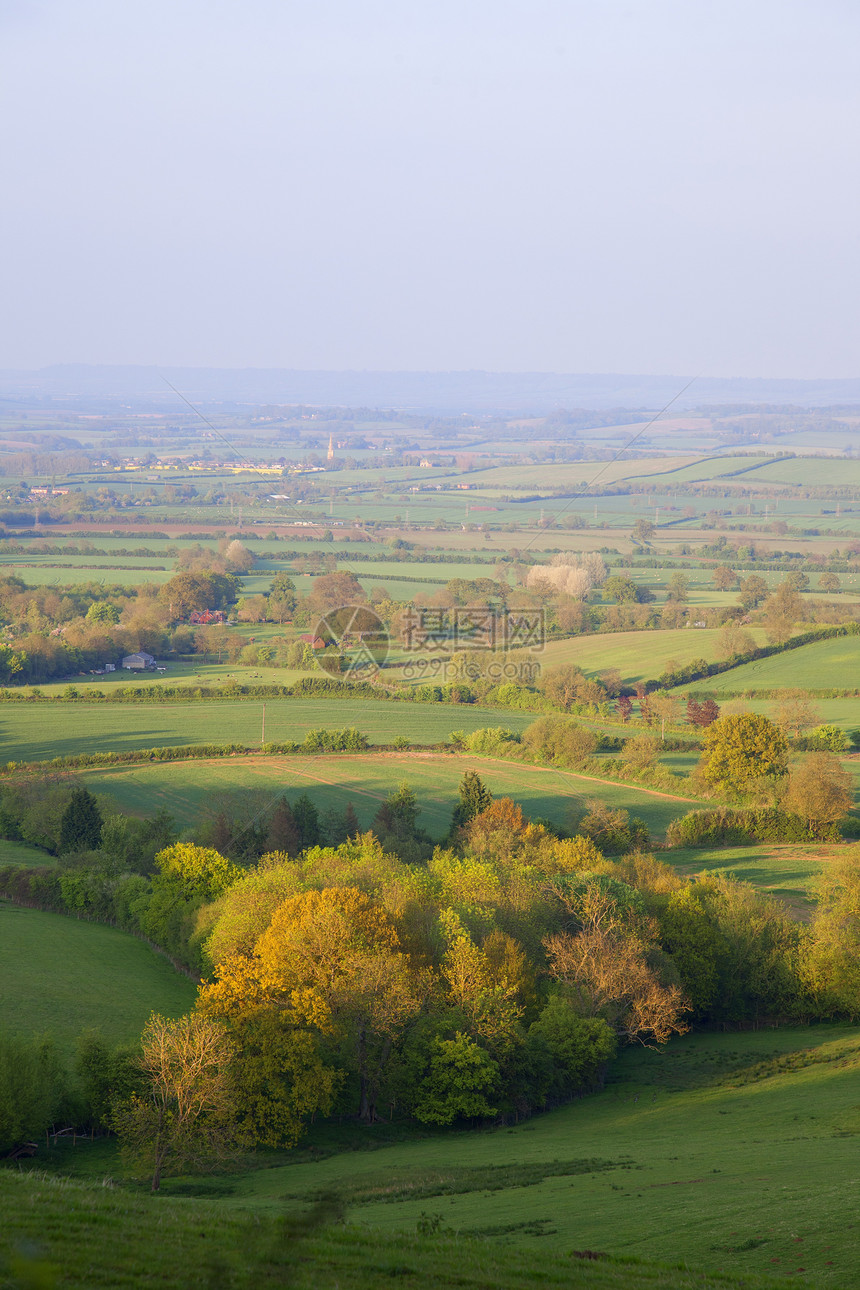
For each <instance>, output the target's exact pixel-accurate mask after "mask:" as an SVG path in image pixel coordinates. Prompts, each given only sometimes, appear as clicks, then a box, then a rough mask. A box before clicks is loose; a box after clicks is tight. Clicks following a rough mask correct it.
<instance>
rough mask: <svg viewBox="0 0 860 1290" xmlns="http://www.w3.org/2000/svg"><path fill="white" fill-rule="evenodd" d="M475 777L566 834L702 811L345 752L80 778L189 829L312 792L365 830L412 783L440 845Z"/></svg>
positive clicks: (569, 781) (508, 766)
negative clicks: (221, 813) (224, 807)
mask: <svg viewBox="0 0 860 1290" xmlns="http://www.w3.org/2000/svg"><path fill="white" fill-rule="evenodd" d="M470 768H474V769H476V770H478V771H479V773H480V775H481V777H482V778H483V779H484V780H485V782H486V784H487V787H488V788H489V790H490V792H491V793H492V794H493V795H494V796H495V797H504V796H510V797H512V798H514V800H515V801H517V802H519V803H520V805H521V806H522V808H523V810H524V811H525V813H526V815H529V816H532V817H546V818H548V819H551V820H553V821H555V822H556V823H557V824H559V825H564V824H566V823H569V820H570V815H571V812H575V813H582V812H584V811H585V809H586V805H585V804H586V802H587V801H588V800H589V799H592V798H599V799H600V800H601V801H605V802H608V803H609V804H610V805H611V806H612V807H613V808H617V807H623V808H625V809H626V810H629V811H630V812H631V813H632V814H635V815H638V816H640V817H641V818H642V819H643V820H645V822H646V823H647V825H648V828H649V829H650V831H651V832H652V834H654V835H655V836H658V837H659V836H660V835H662V833H663V832H664V831H665V829H666V826H667V825H668V824H669V822H670V821H671V820H673V819H674V818H675V817H676V816H678V815H683V814H684V813H685V812H686V811H689V810H692V809H694V808H695V806H696V805H698V803H696V802H691V801H687V800H686V799H675V798H670V797H666V796H664V795H662V794H659V793H649V792H648V791H647V790H645V789H641V788H633V787H631V786H630V785H628V784H610V783H607V782H606V781H595V780H590V779H587V778H585V777H583V776H581V775H574V774H573V773H571V772H570V771H562V770H553V769H545V768H543V767H539V766H522V765H519V764H518V763H516V762H506V761H495V760H491V759H489V758H483V757H472V756H468V755H465V754H464V755H455V754H437V755H435V756H434V755H424V754H422V755H420V756H415V755H414V754H413V755H407V754H397V753H382V754H378V755H374V754H371V753H363V754H356V755H352V756H350V755H348V754H345V753H339V754H336V755H332V756H296V757H241V758H235V759H233V758H229V759H226V760H223V761H210V762H202V761H187V762H173V763H170V762H160V763H155V764H150V763H146V764H142V765H136V766H132V767H121V766H120V767H116V768H113V767H111V768H108V769H105V770H93V771H86V772H84V776H83V778H84V780H85V782H86V784H87V786H88V787H89V788H90V789H91V790H92V791H93V792H96V793H106V794H107V795H108V796H110V797H111V798H113V799H114V800H115V801H116V802H117V805H118V806H119V807H120V809H122V810H127V811H131V812H136V813H140V814H152V813H154V812H155V811H156V810H157V809H158V808H159V807H164V808H165V809H166V810H168V811H169V812H170V814H171V815H173V816H174V818H175V819H176V820H177V821H178V822H179V823H180V824H181V825H183V826H184V825H188V824H192V823H194V822H195V820H196V819H197V815H198V812H199V810H200V808H201V805H202V804H203V803H204V801H205V800H206V799H207V797H208V800H209V803H210V804H211V802H212V800H213V799H214V798H215V797H216V796H217V795H218V794H219V793H234V792H241V791H242V790H263V791H264V792H266V793H271V795H272V800H273V801H274V800H275V799H276V798H277V797H279V796H280V795H281V794H282V793H287V794H288V795H289V796H291V795H292V794H298V793H301V792H305V791H306V792H307V793H309V795H310V796H311V798H312V799H313V801H314V802H315V803H316V804H317V806H318V807H319V808H320V809H326V808H328V807H330V806H334V807H337V808H338V809H339V810H343V809H344V808H345V807H346V804H347V802H352V804H353V806H354V808H355V811H356V814H357V815H358V818H359V820H360V822H361V824H362V826H363V827H365V828H368V827H369V826H370V822H371V820H372V819H373V816H374V815H375V814H376V811H377V809H378V807H379V804H380V802H382V801H383V800H384V799H385V798H386V797H387V796H388V794H389V793H391V792H392V791H393V790H394V789H395V788H396V787H397V785H398V784H400V783H401V782H402V781H403V780H406V781H407V782H408V783H409V784H410V785H411V787H412V788H413V789H414V791H415V794H416V796H417V798H418V802H419V805H420V806H421V811H422V813H421V816H420V823H421V824H422V826H423V827H424V828H426V829H427V830H428V831H429V832H430V833H431V834H432V835H433V836H434V837H442V836H443V835H444V834H445V833H446V832H447V830H448V826H449V824H450V822H451V811H452V810H453V808H454V804H455V802H456V800H457V787H458V785H459V782H460V780H461V778H462V776H463V772H464V771H465V770H467V769H470Z"/></svg>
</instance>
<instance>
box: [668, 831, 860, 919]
mask: <svg viewBox="0 0 860 1290" xmlns="http://www.w3.org/2000/svg"><path fill="white" fill-rule="evenodd" d="M842 854H844V852H843V850H842V848H841V847H840V846H826V845H824V844H822V843H818V842H816V843H808V844H807V845H805V846H776V845H772V844H771V845H768V846H753V847H721V848H718V849H715V850H708V849H705V848H702V849H697V848H694V847H691V848H690V849H689V850H683V851H681V850H671V851H664V852H662V853H661V855H660V859H661V860H665V861H666V863H667V864H670V865H672V866H673V867H674V868H675V869H677V870H678V872H679V873H680V874H681V875H682V876H684V877H691V876H693V875H694V874H699V873H703V872H707V873H716V874H728V875H730V876H731V877H733V878H737V879H739V880H740V881H741V882H749V883H751V884H752V885H753V886H754V887H756V888H757V889H758V890H759V891H763V892H767V894H768V895H770V896H775V897H776V898H777V899H779V900H782V901H784V902H785V903H786V904H787V905H788V906H789V907H790V908H791V909H792V911H793V912H794V914H795V915H796V916H798V917H800V918H808V917H809V914H810V912H811V909H812V892H813V891H814V887H815V883H816V880H817V879H818V878H819V877H820V876H821V874H822V872H824V871H825V870H826V868H827V865H828V864H830V863H831V862H832V861H833V860H834V859H837V858H839V857H840V855H842Z"/></svg>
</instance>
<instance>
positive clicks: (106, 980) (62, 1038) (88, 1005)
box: [0, 900, 195, 1051]
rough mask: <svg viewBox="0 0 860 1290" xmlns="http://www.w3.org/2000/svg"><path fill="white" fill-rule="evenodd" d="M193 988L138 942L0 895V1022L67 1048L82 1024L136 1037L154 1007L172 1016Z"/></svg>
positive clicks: (119, 1037) (116, 1037)
mask: <svg viewBox="0 0 860 1290" xmlns="http://www.w3.org/2000/svg"><path fill="white" fill-rule="evenodd" d="M194 997H195V987H194V985H193V983H192V982H191V981H189V980H188V979H187V978H186V977H184V976H181V975H180V974H179V973H178V972H175V971H174V970H173V968H172V967H171V966H170V964H169V963H168V961H167V959H165V958H164V957H163V956H162V955H160V954H156V953H155V951H154V950H151V949H150V948H149V946H148V945H146V944H145V943H144V942H143V941H140V940H137V938H136V937H134V936H129V935H128V934H127V933H125V932H120V931H117V930H116V929H115V928H113V927H105V926H103V925H102V924H100V923H89V922H84V921H81V920H79V919H76V918H68V917H65V916H64V915H62V914H48V913H43V912H42V911H41V910H36V909H23V908H21V907H19V906H17V905H11V904H9V903H8V901H4V900H0V1025H2V1026H3V1027H5V1028H8V1029H9V1030H10V1031H12V1032H17V1033H26V1034H37V1035H50V1036H51V1037H52V1038H53V1039H54V1040H56V1042H57V1044H58V1046H59V1047H60V1048H61V1049H62V1050H64V1051H68V1050H70V1049H71V1048H72V1047H73V1045H74V1041H75V1039H76V1037H77V1036H78V1035H79V1034H81V1032H82V1031H84V1030H89V1029H92V1030H100V1031H101V1032H102V1034H103V1035H104V1036H105V1038H106V1039H108V1040H111V1041H112V1042H115V1043H116V1042H120V1041H126V1040H128V1041H130V1040H134V1039H136V1038H137V1037H138V1036H139V1035H140V1032H141V1030H142V1029H143V1026H144V1024H145V1022H146V1020H147V1018H148V1016H149V1014H150V1013H151V1012H152V1011H153V1010H156V1011H159V1012H164V1013H166V1014H167V1015H168V1016H174V1017H177V1016H179V1015H180V1014H181V1013H183V1012H186V1011H187V1010H188V1009H189V1008H190V1007H191V1006H192V1004H193V1002H194Z"/></svg>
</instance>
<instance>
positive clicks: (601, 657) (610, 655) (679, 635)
mask: <svg viewBox="0 0 860 1290" xmlns="http://www.w3.org/2000/svg"><path fill="white" fill-rule="evenodd" d="M751 634H752V635H753V637H754V638H755V640H756V643H757V644H763V643H764V639H765V638H764V633H763V632H762V631H761V629H760V628H753V629H752V631H751ZM719 635H720V629H718V628H716V627H678V628H672V629H671V630H669V631H637V632H607V633H605V634H601V635H597V636H573V637H571V638H569V639H568V640H563V641H550V642H549V643H548V644H547V645H546V646H545V648H544V650H543V651H542V652H541V653H540V654H539V656H538V657H539V659H540V664H541V667H542V668H544V669H546V668H550V667H557V666H558V665H559V664H560V663H575V664H576V665H577V666H578V667H581V668H582V669H583V671H584V672H587V673H589V674H595V675H596V674H599V673H600V672H602V671H604V670H606V669H607V668H613V667H614V668H618V670H619V672H620V673H621V678H622V680H623V681H624V682H625V683H627V684H629V683H631V682H633V681H642V680H650V679H652V678H654V677H658V676H660V674H661V673H662V672H664V671H665V669H666V664H667V663H669V662H670V661H671V660H673V659H674V661H675V662H676V663H681V664H684V663H690V662H691V661H692V660H693V659H696V658H704V659H708V660H710V659H714V658H716V657H717V639H718V637H719ZM858 643H860V638H858ZM768 661H770V660H768ZM738 670H740V669H738ZM735 674H736V673H735V672H731V673H728V674H727V675H730V676H734V675H735ZM718 679H721V678H709V679H708V681H707V685H708V687H709V688H710V687H712V685H713V682H714V681H715V680H718ZM702 684H703V685H704V684H705V683H704V682H703V683H702ZM843 684H845V682H844V681H843ZM687 688H689V687H687Z"/></svg>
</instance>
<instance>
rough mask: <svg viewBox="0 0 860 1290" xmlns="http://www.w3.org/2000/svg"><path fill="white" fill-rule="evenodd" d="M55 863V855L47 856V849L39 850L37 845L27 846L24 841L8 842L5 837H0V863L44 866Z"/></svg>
mask: <svg viewBox="0 0 860 1290" xmlns="http://www.w3.org/2000/svg"><path fill="white" fill-rule="evenodd" d="M56 863H57V861H56V857H55V856H49V855H48V853H47V851H40V850H39V848H38V847H31V846H28V845H27V843H26V842H9V841H8V840H7V839H6V838H0V865H6V864H20V865H42V866H44V865H54V864H56Z"/></svg>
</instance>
